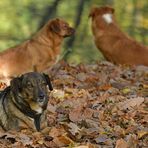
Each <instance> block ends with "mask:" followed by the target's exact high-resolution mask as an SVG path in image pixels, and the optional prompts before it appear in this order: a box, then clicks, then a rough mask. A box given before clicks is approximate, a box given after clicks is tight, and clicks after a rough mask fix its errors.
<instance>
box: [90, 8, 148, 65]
mask: <svg viewBox="0 0 148 148" xmlns="http://www.w3.org/2000/svg"><path fill="white" fill-rule="evenodd" d="M89 16H90V17H91V18H92V32H93V35H94V40H95V44H96V46H97V48H99V49H100V51H101V52H102V53H103V55H104V57H105V58H106V59H107V60H109V61H111V62H114V63H116V64H130V65H146V66H148V47H146V46H144V45H142V44H140V43H138V42H136V41H135V40H133V39H132V38H130V37H128V36H127V35H126V34H125V33H123V32H122V31H121V30H120V28H119V27H118V25H117V23H116V20H115V17H114V9H113V8H111V7H108V6H105V7H94V8H92V9H91V12H90V15H89Z"/></svg>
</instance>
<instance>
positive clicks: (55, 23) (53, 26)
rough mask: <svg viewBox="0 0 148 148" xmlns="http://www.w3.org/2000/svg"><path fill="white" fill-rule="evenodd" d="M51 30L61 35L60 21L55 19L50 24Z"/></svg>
mask: <svg viewBox="0 0 148 148" xmlns="http://www.w3.org/2000/svg"><path fill="white" fill-rule="evenodd" d="M50 29H51V30H52V31H54V32H56V33H59V32H60V31H61V30H60V24H59V19H58V18H57V19H54V20H52V21H51V23H50Z"/></svg>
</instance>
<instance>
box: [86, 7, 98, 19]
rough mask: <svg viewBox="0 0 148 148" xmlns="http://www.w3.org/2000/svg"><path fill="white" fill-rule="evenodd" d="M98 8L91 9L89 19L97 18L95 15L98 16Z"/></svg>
mask: <svg viewBox="0 0 148 148" xmlns="http://www.w3.org/2000/svg"><path fill="white" fill-rule="evenodd" d="M97 9H98V8H97V7H96V6H93V7H92V8H91V10H90V13H89V15H88V17H92V18H93V17H94V16H95V14H96V12H97Z"/></svg>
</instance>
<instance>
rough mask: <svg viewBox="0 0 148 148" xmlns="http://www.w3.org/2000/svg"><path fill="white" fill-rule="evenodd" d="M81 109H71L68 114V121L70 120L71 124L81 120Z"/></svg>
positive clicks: (81, 107)
mask: <svg viewBox="0 0 148 148" xmlns="http://www.w3.org/2000/svg"><path fill="white" fill-rule="evenodd" d="M82 109H83V106H79V107H77V108H75V109H73V110H72V111H71V112H70V113H69V119H70V120H71V121H72V122H77V121H81V120H82Z"/></svg>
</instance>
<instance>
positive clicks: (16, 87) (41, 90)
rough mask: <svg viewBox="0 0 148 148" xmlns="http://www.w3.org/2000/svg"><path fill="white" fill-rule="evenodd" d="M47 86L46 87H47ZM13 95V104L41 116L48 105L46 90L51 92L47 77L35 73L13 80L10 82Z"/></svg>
mask: <svg viewBox="0 0 148 148" xmlns="http://www.w3.org/2000/svg"><path fill="white" fill-rule="evenodd" d="M47 86H48V87H47ZM10 87H11V90H12V92H13V94H14V95H15V96H16V97H15V99H17V100H15V102H17V103H18V104H19V105H20V107H21V105H23V106H25V107H27V106H28V107H29V108H31V110H33V111H35V112H36V113H39V114H41V113H42V112H43V110H45V109H46V107H47V103H48V89H49V90H50V91H52V90H53V88H52V84H51V82H50V79H49V77H48V75H46V74H40V73H37V72H30V73H26V74H24V75H22V76H20V77H17V78H14V79H13V80H11V82H10Z"/></svg>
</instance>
